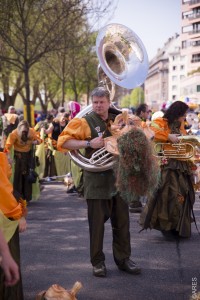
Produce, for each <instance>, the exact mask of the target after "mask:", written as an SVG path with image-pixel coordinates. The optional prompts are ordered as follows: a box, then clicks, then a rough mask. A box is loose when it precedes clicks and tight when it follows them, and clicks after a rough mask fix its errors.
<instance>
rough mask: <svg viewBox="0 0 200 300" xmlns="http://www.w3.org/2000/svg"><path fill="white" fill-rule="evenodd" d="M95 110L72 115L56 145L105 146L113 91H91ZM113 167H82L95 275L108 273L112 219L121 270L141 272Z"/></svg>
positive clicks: (87, 148) (111, 118)
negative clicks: (107, 241)
mask: <svg viewBox="0 0 200 300" xmlns="http://www.w3.org/2000/svg"><path fill="white" fill-rule="evenodd" d="M91 98H92V109H93V112H91V113H90V114H88V115H86V116H85V117H83V118H76V117H75V118H73V119H72V120H71V121H70V122H69V123H68V125H67V126H66V127H65V129H64V130H63V132H62V133H61V134H60V136H59V138H58V144H57V148H58V150H59V151H62V152H66V151H70V150H73V149H85V151H86V157H91V155H92V153H94V151H96V150H97V149H99V148H102V147H103V146H104V137H108V136H111V132H110V130H109V128H110V126H111V124H112V122H113V121H114V119H115V117H116V114H113V113H110V112H109V108H110V94H109V92H108V91H107V90H106V89H105V88H103V87H97V88H96V89H94V90H93V91H92V93H91ZM115 181H116V178H115V174H114V170H113V169H109V170H106V171H101V172H90V171H87V170H83V183H84V198H85V199H86V201H87V207H88V223H89V233H90V261H91V264H92V266H93V275H94V276H97V277H105V276H106V273H107V269H106V265H105V254H104V252H103V239H104V226H105V225H104V224H105V222H106V221H107V220H109V219H110V221H111V225H112V235H113V241H112V249H113V257H114V261H115V263H116V265H117V267H118V269H119V270H122V271H125V272H127V273H130V274H135V275H136V274H140V272H141V269H140V267H138V266H137V264H136V263H135V262H133V261H132V260H131V259H130V256H131V243H130V231H129V208H128V204H127V203H126V202H125V201H124V200H123V199H122V197H121V195H120V193H118V192H117V190H116V186H115Z"/></svg>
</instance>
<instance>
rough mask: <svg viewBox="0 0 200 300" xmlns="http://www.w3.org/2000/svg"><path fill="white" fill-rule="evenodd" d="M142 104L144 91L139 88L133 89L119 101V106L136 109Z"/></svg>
mask: <svg viewBox="0 0 200 300" xmlns="http://www.w3.org/2000/svg"><path fill="white" fill-rule="evenodd" d="M141 103H144V91H143V89H142V88H141V87H138V88H135V89H134V90H132V92H131V93H130V94H128V95H126V96H124V97H123V98H122V99H121V103H120V106H121V107H122V108H123V107H128V108H129V107H136V106H138V105H139V104H141Z"/></svg>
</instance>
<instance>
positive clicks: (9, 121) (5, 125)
mask: <svg viewBox="0 0 200 300" xmlns="http://www.w3.org/2000/svg"><path fill="white" fill-rule="evenodd" d="M18 123H19V118H18V115H17V114H16V110H15V107H14V106H9V108H8V112H7V113H5V114H4V115H3V116H2V117H1V118H0V130H1V148H2V149H3V148H4V145H5V141H6V139H7V137H8V135H9V134H10V133H11V132H12V131H13V130H14V129H16V128H17V125H18Z"/></svg>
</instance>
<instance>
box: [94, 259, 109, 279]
mask: <svg viewBox="0 0 200 300" xmlns="http://www.w3.org/2000/svg"><path fill="white" fill-rule="evenodd" d="M106 273H107V270H106V266H105V263H104V262H103V261H102V262H100V263H98V264H97V265H95V266H93V275H94V276H96V277H106Z"/></svg>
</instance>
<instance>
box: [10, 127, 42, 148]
mask: <svg viewBox="0 0 200 300" xmlns="http://www.w3.org/2000/svg"><path fill="white" fill-rule="evenodd" d="M33 141H38V144H40V143H41V142H42V139H41V138H40V137H39V135H38V133H37V132H36V131H35V130H34V129H33V128H29V133H28V140H27V142H22V141H21V138H20V136H19V134H18V130H17V129H15V130H13V131H12V132H11V133H10V135H9V136H8V138H7V140H6V144H5V148H4V149H5V150H7V151H8V152H9V151H10V149H11V148H12V146H14V150H16V151H19V152H29V151H30V150H31V147H32V142H33Z"/></svg>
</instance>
